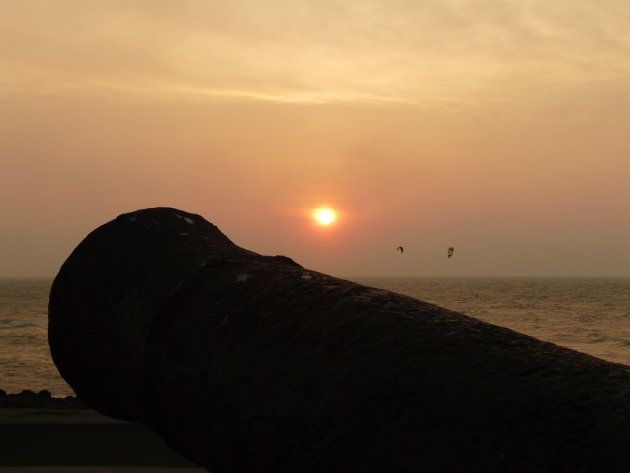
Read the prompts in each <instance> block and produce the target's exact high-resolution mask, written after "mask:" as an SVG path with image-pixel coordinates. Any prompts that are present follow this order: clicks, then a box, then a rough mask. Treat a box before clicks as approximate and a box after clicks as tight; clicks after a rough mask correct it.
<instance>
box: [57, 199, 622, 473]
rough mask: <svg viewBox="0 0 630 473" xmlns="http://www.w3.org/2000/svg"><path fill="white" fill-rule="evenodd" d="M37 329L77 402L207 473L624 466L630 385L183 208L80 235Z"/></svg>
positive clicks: (581, 361) (533, 342)
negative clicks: (239, 238) (254, 245)
mask: <svg viewBox="0 0 630 473" xmlns="http://www.w3.org/2000/svg"><path fill="white" fill-rule="evenodd" d="M49 319H50V320H49V343H50V348H51V353H52V356H53V359H54V361H55V363H56V365H57V367H58V369H59V372H60V373H61V375H62V376H63V377H64V379H66V381H67V382H68V383H69V384H70V386H72V388H73V389H74V390H75V392H76V393H77V394H78V396H79V397H80V398H81V399H83V400H84V401H85V402H87V403H88V404H89V405H90V406H91V407H93V408H94V409H96V410H97V411H100V412H102V413H104V414H107V415H109V416H113V417H116V418H119V419H124V420H129V421H136V422H140V423H143V424H145V425H147V426H149V427H150V428H152V429H153V430H155V431H156V432H157V433H159V435H161V436H162V438H163V439H164V440H165V441H166V442H167V444H168V445H170V446H171V447H172V448H173V449H174V450H176V451H178V452H179V453H181V454H182V455H184V456H186V457H187V458H189V459H191V460H193V461H194V462H197V463H198V464H200V465H203V466H204V467H206V468H208V469H209V471H211V472H213V473H377V472H378V473H383V472H388V473H417V472H420V471H422V472H429V473H433V472H457V473H461V472H467V473H472V472H479V473H481V472H483V473H489V472H505V473H534V472H549V473H551V472H553V473H558V472H571V473H577V472H589V473H596V472H605V473H613V472H622V471H623V472H626V471H628V468H630V447H629V446H630V373H629V372H628V371H629V368H628V367H626V366H623V365H619V364H615V363H609V362H606V361H603V360H600V359H597V358H594V357H591V356H588V355H585V354H582V353H578V352H576V351H573V350H569V349H566V348H562V347H559V346H556V345H553V344H551V343H546V342H542V341H539V340H537V339H534V338H532V337H529V336H526V335H522V334H519V333H517V332H514V331H512V330H509V329H506V328H501V327H497V326H493V325H490V324H487V323H484V322H481V321H479V320H476V319H474V318H471V317H468V316H465V315H463V314H460V313H456V312H453V311H449V310H446V309H443V308H440V307H437V306H435V305H432V304H428V303H426V302H422V301H419V300H416V299H413V298H410V297H406V296H403V295H400V294H396V293H393V292H389V291H384V290H379V289H375V288H371V287H366V286H362V285H360V284H355V283H352V282H350V281H345V280H342V279H337V278H334V277H331V276H328V275H325V274H321V273H318V272H315V271H310V270H307V269H304V268H303V267H301V266H300V265H299V264H297V263H295V262H294V261H293V260H291V259H290V258H288V257H285V256H274V257H271V256H261V255H258V254H256V253H254V252H251V251H248V250H245V249H243V248H240V247H238V246H236V245H235V244H233V243H232V242H231V241H230V240H229V239H228V238H227V237H226V236H225V235H223V234H222V233H221V232H220V231H219V229H218V228H217V227H215V226H214V225H212V224H210V223H209V222H207V221H206V220H204V219H203V218H202V217H200V216H198V215H194V214H190V213H186V212H184V211H181V210H177V209H172V208H154V209H145V210H138V211H135V212H131V213H127V214H123V215H120V216H119V217H118V218H116V219H115V220H113V221H111V222H109V223H107V224H105V225H103V226H101V227H99V228H97V229H96V230H94V231H93V232H92V233H90V234H89V235H88V236H87V237H86V238H85V240H84V241H83V242H81V243H80V244H79V246H78V247H77V248H76V249H75V250H74V252H73V253H72V254H71V255H70V256H69V258H68V259H67V261H66V262H65V263H64V264H63V266H62V267H61V269H60V271H59V274H58V275H57V277H56V279H55V281H54V283H53V286H52V289H51V294H50V304H49Z"/></svg>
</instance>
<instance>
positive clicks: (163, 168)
mask: <svg viewBox="0 0 630 473" xmlns="http://www.w3.org/2000/svg"><path fill="white" fill-rule="evenodd" d="M629 24H630V3H628V2H626V1H625V0H623V1H622V0H598V1H596V2H595V1H592V0H554V1H553V2H550V1H549V0H545V1H543V0H425V1H422V2H418V1H415V0H413V1H412V0H364V1H361V2H354V1H347V2H341V1H333V0H318V1H317V2H315V1H312V0H284V1H280V0H258V1H257V0H249V1H246V0H230V1H211V0H180V1H177V2H171V1H160V0H93V1H89V2H87V1H85V0H0V37H1V38H2V41H0V164H1V171H0V276H52V275H54V274H56V272H57V270H58V268H59V266H60V265H61V263H62V262H63V261H64V260H65V258H66V257H67V256H68V254H69V253H70V251H72V249H73V248H74V247H75V246H76V245H77V244H78V243H79V241H80V240H81V239H82V238H83V237H84V236H85V235H86V234H87V233H88V232H89V231H91V230H92V229H94V228H95V227H96V226H98V225H101V224H102V223H105V222H106V221H108V220H111V219H112V218H114V217H115V216H116V215H118V214H119V213H123V212H127V211H131V210H135V209H138V208H145V207H154V206H173V207H178V208H180V209H182V210H186V211H190V212H194V213H199V214H201V215H203V216H204V217H205V218H206V219H208V220H209V221H211V222H213V223H214V224H216V225H218V226H219V228H220V229H221V230H223V231H224V233H226V234H227V235H228V237H229V238H230V239H232V240H233V241H234V242H235V243H236V244H238V245H240V246H243V247H245V248H248V249H250V250H253V251H256V252H259V253H263V254H285V255H287V256H290V257H292V258H293V259H295V260H296V261H298V262H299V263H301V264H303V265H304V266H306V267H309V268H311V269H315V270H318V271H323V272H326V273H330V274H333V275H337V276H360V275H375V276H378V275H392V276H393V275H428V276H501V275H506V276H508V275H531V276H630V185H629V183H630V132H629V131H628V123H630V61H629V60H628V58H629V57H630V34H629V33H628V31H629V30H628V25H629ZM322 205H328V206H331V207H332V208H335V209H337V210H338V211H339V216H338V220H337V221H336V222H335V223H334V224H333V225H331V226H330V227H323V226H321V225H314V224H313V222H312V219H311V215H310V213H309V212H310V209H312V208H314V207H318V206H322ZM401 245H402V246H404V247H405V252H404V253H403V254H402V255H401V254H399V253H397V252H396V247H398V246H401ZM449 246H454V247H455V248H456V250H455V255H454V256H453V258H451V259H450V260H448V259H447V258H446V250H447V248H448V247H449Z"/></svg>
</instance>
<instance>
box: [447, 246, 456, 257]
mask: <svg viewBox="0 0 630 473" xmlns="http://www.w3.org/2000/svg"><path fill="white" fill-rule="evenodd" d="M454 251H455V248H453V247H452V246H450V247H449V248H448V257H449V258H450V257H451V256H453V252H454Z"/></svg>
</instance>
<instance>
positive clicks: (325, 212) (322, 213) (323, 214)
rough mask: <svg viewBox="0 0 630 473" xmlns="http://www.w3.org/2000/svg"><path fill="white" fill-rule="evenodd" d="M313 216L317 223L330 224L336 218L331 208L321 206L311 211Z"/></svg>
mask: <svg viewBox="0 0 630 473" xmlns="http://www.w3.org/2000/svg"><path fill="white" fill-rule="evenodd" d="M313 218H314V219H315V222H316V223H318V224H319V225H330V224H331V223H333V222H334V221H335V220H336V219H337V214H336V213H335V211H334V210H332V209H327V208H321V209H316V210H315V211H314V212H313Z"/></svg>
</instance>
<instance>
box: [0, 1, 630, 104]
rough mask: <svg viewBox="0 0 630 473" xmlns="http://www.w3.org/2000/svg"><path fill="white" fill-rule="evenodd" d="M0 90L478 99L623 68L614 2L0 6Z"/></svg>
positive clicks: (620, 74)
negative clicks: (1, 40) (0, 71)
mask: <svg viewBox="0 0 630 473" xmlns="http://www.w3.org/2000/svg"><path fill="white" fill-rule="evenodd" d="M0 18H1V19H0V34H2V36H3V38H4V41H3V42H2V44H1V45H0V58H2V59H0V70H2V71H3V72H2V81H1V82H0V94H1V95H0V96H3V97H5V99H6V98H7V97H13V96H16V95H21V96H26V95H28V94H33V95H35V96H37V95H39V96H40V97H41V96H50V95H54V94H59V95H66V94H67V95H73V94H76V93H78V94H79V95H81V94H88V95H89V93H91V94H92V95H95V96H98V95H109V94H112V93H113V94H114V95H115V92H116V91H118V92H119V93H120V94H124V95H125V96H127V95H131V96H132V95H136V94H137V96H138V98H140V99H145V98H147V97H152V98H153V99H154V100H162V99H165V100H171V99H173V96H177V98H178V99H181V100H186V99H191V100H197V99H199V98H200V97H202V96H203V97H206V99H212V100H228V101H229V100H263V101H277V102H282V103H300V104H308V103H313V104H317V103H330V102H333V103H335V102H342V103H347V102H360V103H389V104H392V103H400V104H413V105H418V106H433V105H435V104H436V103H442V104H445V103H451V104H460V105H461V106H470V105H471V104H472V105H473V106H483V105H482V104H483V103H486V102H493V101H495V102H496V101H505V100H514V99H515V98H518V97H523V100H524V101H526V100H528V99H529V98H531V97H533V96H534V97H538V98H540V96H541V94H542V95H546V94H549V93H553V91H554V90H561V89H562V90H566V89H567V88H571V87H583V86H584V85H585V84H602V83H617V82H619V83H621V82H623V81H627V79H628V77H629V76H630V65H629V64H628V61H627V57H628V54H629V53H630V35H629V34H628V33H627V24H628V23H629V22H630V7H628V6H627V5H626V3H624V2H622V1H617V0H601V1H599V2H591V1H586V0H571V1H568V0H557V1H554V2H548V1H541V0H522V1H518V2H517V1H509V0H474V1H473V0H429V1H425V2H415V1H409V0H387V1H385V0H372V1H364V2H341V3H340V2H333V1H329V0H322V1H318V2H312V1H308V0H295V1H291V2H287V1H281V0H272V1H256V0H249V1H247V0H233V1H230V2H218V1H215V2H213V1H210V2H208V1H201V0H184V1H182V2H173V3H170V2H150V1H135V2H128V1H113V2H84V1H78V0H59V1H55V2H47V1H29V2H18V1H14V2H5V3H3V4H1V5H0Z"/></svg>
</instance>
